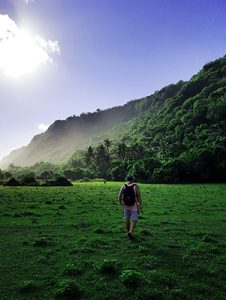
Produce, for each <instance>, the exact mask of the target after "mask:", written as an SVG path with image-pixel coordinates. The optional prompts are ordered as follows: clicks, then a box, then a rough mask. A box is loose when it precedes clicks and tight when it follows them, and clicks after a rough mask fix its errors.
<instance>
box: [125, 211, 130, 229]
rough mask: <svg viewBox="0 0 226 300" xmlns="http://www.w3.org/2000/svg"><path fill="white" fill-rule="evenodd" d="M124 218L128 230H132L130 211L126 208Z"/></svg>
mask: <svg viewBox="0 0 226 300" xmlns="http://www.w3.org/2000/svg"><path fill="white" fill-rule="evenodd" d="M124 219H125V225H126V232H127V233H128V232H129V230H130V211H128V210H124Z"/></svg>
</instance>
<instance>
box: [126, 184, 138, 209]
mask: <svg viewBox="0 0 226 300" xmlns="http://www.w3.org/2000/svg"><path fill="white" fill-rule="evenodd" d="M134 185H135V184H133V185H131V186H128V185H127V184H125V185H124V192H123V202H124V204H125V205H127V206H132V205H134V204H135V201H136V198H135V191H134Z"/></svg>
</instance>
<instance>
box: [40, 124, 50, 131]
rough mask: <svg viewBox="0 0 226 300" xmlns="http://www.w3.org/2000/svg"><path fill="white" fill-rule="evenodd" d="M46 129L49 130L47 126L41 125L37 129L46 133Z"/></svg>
mask: <svg viewBox="0 0 226 300" xmlns="http://www.w3.org/2000/svg"><path fill="white" fill-rule="evenodd" d="M48 128H49V125H45V124H43V123H41V124H39V125H38V129H39V130H41V131H43V132H44V131H46V130H47V129H48Z"/></svg>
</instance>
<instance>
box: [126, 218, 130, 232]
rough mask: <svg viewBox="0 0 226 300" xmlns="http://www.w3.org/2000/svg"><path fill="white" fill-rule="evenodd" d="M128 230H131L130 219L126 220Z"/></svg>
mask: <svg viewBox="0 0 226 300" xmlns="http://www.w3.org/2000/svg"><path fill="white" fill-rule="evenodd" d="M126 231H127V232H129V231H130V220H126Z"/></svg>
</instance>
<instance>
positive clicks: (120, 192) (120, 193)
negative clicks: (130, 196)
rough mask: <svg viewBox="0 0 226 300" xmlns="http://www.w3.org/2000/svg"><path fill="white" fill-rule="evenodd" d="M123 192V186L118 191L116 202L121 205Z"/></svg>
mask: <svg viewBox="0 0 226 300" xmlns="http://www.w3.org/2000/svg"><path fill="white" fill-rule="evenodd" d="M123 192H124V185H123V186H122V187H121V189H120V191H119V194H118V202H119V203H120V204H121V205H122V204H123V203H122V195H123Z"/></svg>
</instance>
